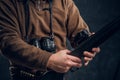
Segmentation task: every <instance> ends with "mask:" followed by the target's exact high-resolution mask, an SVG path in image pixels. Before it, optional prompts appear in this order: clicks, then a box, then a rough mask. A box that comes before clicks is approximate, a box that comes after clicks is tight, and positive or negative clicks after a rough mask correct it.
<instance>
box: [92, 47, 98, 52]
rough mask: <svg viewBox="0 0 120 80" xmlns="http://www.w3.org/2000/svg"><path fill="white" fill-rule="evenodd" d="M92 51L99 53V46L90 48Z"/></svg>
mask: <svg viewBox="0 0 120 80" xmlns="http://www.w3.org/2000/svg"><path fill="white" fill-rule="evenodd" d="M92 51H93V52H96V53H99V52H100V48H99V47H97V48H92Z"/></svg>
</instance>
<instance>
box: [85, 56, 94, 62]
mask: <svg viewBox="0 0 120 80" xmlns="http://www.w3.org/2000/svg"><path fill="white" fill-rule="evenodd" d="M92 59H93V58H88V57H84V60H85V62H87V61H91V60H92Z"/></svg>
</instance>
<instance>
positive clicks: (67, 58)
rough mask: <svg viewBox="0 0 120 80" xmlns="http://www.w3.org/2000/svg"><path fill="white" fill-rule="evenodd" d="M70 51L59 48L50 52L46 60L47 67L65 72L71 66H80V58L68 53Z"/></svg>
mask: <svg viewBox="0 0 120 80" xmlns="http://www.w3.org/2000/svg"><path fill="white" fill-rule="evenodd" d="M70 53H71V52H70V51H69V50H61V51H59V52H57V53H55V54H52V56H50V58H49V60H48V63H47V67H48V68H50V69H52V70H54V71H56V72H59V73H65V72H67V71H68V70H69V69H70V68H71V67H81V66H82V63H81V59H79V58H78V57H74V56H71V55H69V54H70Z"/></svg>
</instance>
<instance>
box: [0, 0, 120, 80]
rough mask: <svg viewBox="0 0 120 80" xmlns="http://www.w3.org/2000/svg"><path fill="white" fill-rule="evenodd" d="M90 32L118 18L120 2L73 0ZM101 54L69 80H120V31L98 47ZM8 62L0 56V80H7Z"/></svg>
mask: <svg viewBox="0 0 120 80" xmlns="http://www.w3.org/2000/svg"><path fill="white" fill-rule="evenodd" d="M74 1H75V3H76V5H77V6H78V8H79V10H80V14H81V16H82V17H83V19H84V20H85V21H86V23H87V24H88V26H89V27H90V30H91V31H93V32H97V31H98V30H99V29H100V28H102V27H103V26H104V25H106V24H107V23H109V22H110V21H111V20H113V19H114V18H116V17H118V16H120V0H74ZM101 34H102V33H101ZM100 48H101V52H100V53H99V54H97V55H96V57H95V58H94V59H93V60H92V61H91V62H90V63H89V65H88V66H87V67H82V68H81V69H79V70H78V71H76V72H74V73H70V74H69V75H70V79H69V80H120V77H119V76H120V52H119V50H120V31H119V32H117V33H116V34H115V35H114V36H112V37H111V38H110V39H109V40H107V41H106V42H105V43H104V44H102V45H101V46H100ZM8 67H9V63H8V60H7V59H6V58H5V57H3V56H0V80H9V70H8Z"/></svg>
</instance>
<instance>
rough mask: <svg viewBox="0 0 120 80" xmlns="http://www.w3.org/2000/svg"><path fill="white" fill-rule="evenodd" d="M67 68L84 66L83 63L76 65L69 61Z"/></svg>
mask: <svg viewBox="0 0 120 80" xmlns="http://www.w3.org/2000/svg"><path fill="white" fill-rule="evenodd" d="M67 66H69V67H81V66H82V64H81V63H75V62H72V61H68V62H67Z"/></svg>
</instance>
